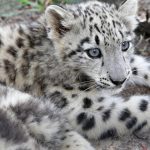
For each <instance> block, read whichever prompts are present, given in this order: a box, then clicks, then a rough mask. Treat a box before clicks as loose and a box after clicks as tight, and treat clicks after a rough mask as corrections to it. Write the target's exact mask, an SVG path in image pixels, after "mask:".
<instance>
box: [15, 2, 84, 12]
mask: <svg viewBox="0 0 150 150" xmlns="http://www.w3.org/2000/svg"><path fill="white" fill-rule="evenodd" d="M16 1H17V2H19V3H20V4H21V5H22V6H23V7H29V8H31V9H37V10H39V11H43V10H44V9H45V7H46V6H47V5H50V4H66V3H67V4H70V3H77V2H81V1H83V0H16Z"/></svg>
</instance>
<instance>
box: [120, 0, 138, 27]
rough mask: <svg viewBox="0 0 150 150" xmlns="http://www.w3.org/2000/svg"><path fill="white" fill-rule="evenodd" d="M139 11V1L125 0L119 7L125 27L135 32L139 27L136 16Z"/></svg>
mask: <svg viewBox="0 0 150 150" xmlns="http://www.w3.org/2000/svg"><path fill="white" fill-rule="evenodd" d="M137 11H138V0H125V1H124V3H122V4H121V6H120V7H119V12H120V14H121V16H122V17H123V21H124V23H125V25H126V26H127V27H128V28H129V29H130V30H134V29H135V28H136V26H137V21H136V16H137Z"/></svg>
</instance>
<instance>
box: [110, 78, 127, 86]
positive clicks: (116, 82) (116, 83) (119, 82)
mask: <svg viewBox="0 0 150 150" xmlns="http://www.w3.org/2000/svg"><path fill="white" fill-rule="evenodd" d="M110 81H111V82H112V83H113V84H115V85H122V84H123V83H124V82H125V81H126V79H124V80H122V81H114V80H112V79H111V78H110Z"/></svg>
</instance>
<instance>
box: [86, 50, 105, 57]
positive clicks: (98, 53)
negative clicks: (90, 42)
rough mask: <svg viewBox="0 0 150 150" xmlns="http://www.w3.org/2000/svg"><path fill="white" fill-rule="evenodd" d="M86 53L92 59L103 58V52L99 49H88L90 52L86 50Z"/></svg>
mask: <svg viewBox="0 0 150 150" xmlns="http://www.w3.org/2000/svg"><path fill="white" fill-rule="evenodd" d="M86 53H87V55H88V56H89V57H90V58H93V59H96V58H101V57H102V53H101V50H100V49H98V48H92V49H88V50H86Z"/></svg>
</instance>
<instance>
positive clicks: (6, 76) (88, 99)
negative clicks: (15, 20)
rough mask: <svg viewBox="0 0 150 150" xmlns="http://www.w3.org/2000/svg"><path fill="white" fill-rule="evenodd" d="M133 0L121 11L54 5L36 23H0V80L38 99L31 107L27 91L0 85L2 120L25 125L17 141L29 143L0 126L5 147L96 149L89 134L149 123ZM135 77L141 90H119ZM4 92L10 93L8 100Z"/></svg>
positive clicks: (147, 69) (149, 95)
mask: <svg viewBox="0 0 150 150" xmlns="http://www.w3.org/2000/svg"><path fill="white" fill-rule="evenodd" d="M137 3H138V1H137V0H132V1H130V0H127V1H126V2H125V3H123V4H122V5H121V6H120V7H119V8H116V7H115V6H114V5H109V4H106V3H102V2H97V1H90V2H87V3H81V4H76V5H66V6H62V7H60V6H56V5H51V6H49V7H48V8H47V9H46V11H45V15H44V16H42V18H41V19H40V20H39V21H37V22H34V23H31V24H13V25H9V26H5V27H1V28H0V81H1V83H2V84H3V85H5V86H9V87H14V88H15V89H18V90H21V91H24V92H27V93H29V94H31V95H33V96H36V97H41V96H42V98H39V99H40V100H38V98H37V99H36V98H34V97H31V96H29V95H28V96H29V97H30V98H29V100H30V103H31V104H32V103H33V104H34V103H35V104H34V105H30V103H28V99H26V98H24V95H25V94H24V93H20V92H19V91H15V90H14V93H15V92H16V93H19V94H16V95H18V96H17V97H18V98H19V99H20V100H18V98H17V100H15V99H16V96H14V95H13V94H12V92H11V90H12V89H9V90H8V91H7V90H6V89H5V88H4V87H2V89H3V88H4V89H5V90H1V91H2V95H4V98H6V101H5V100H3V101H4V102H3V101H2V104H1V109H2V110H1V111H2V114H3V115H2V117H1V122H2V123H5V122H6V123H7V121H11V117H9V115H10V113H13V116H14V119H13V120H14V121H15V120H16V122H19V124H21V126H22V127H18V126H17V125H16V127H18V128H19V130H21V129H22V131H23V128H25V129H24V130H25V133H26V134H27V136H28V138H27V139H29V140H25V141H22V143H23V144H26V145H25V146H24V147H23V148H22V146H21V144H20V142H18V141H17V140H12V139H15V138H14V137H16V136H14V137H12V136H7V135H9V134H11V135H15V134H17V132H13V133H11V132H10V131H15V130H13V129H16V128H13V129H11V128H10V129H9V128H8V129H7V130H5V129H4V130H1V131H0V136H1V141H2V142H3V145H4V147H2V148H3V149H13V150H14V149H15V150H16V149H19V150H20V149H46V150H48V149H54V150H55V149H68V150H75V149H81V150H93V149H94V148H92V146H91V145H90V144H89V143H88V141H87V140H86V139H88V140H89V141H90V140H102V139H106V138H110V137H117V136H120V135H123V134H126V133H137V132H140V131H143V130H146V129H147V128H149V126H150V118H149V114H150V104H149V103H150V102H149V101H150V88H149V86H150V63H149V60H148V59H146V58H143V57H141V56H137V55H134V54H133V49H134V46H133V38H134V34H133V30H134V29H135V27H136V25H137V22H136V19H135V16H136V12H137V6H138V5H137ZM132 82H133V83H135V84H138V85H139V87H140V86H141V85H142V86H144V88H145V91H144V92H143V93H142V94H140V93H136V94H134V93H132V94H131V95H130V94H129V92H127V95H126V94H125V92H120V91H121V90H122V89H123V88H126V89H127V90H128V86H129V85H130V84H132ZM130 88H131V87H130ZM137 89H138V88H137ZM6 91H7V92H8V94H9V91H10V92H11V94H10V95H9V98H7V94H6V93H7V92H6ZM135 91H136V89H135ZM5 95H6V97H5ZM13 97H14V98H13ZM7 99H10V100H7ZM34 99H36V100H34ZM36 101H37V102H36ZM40 101H41V102H40ZM13 102H14V103H13ZM3 103H4V104H3ZM53 105H55V107H56V108H57V109H58V110H57V109H55V108H51V107H53ZM5 107H6V108H5ZM36 108H37V110H36ZM38 108H39V109H38ZM48 108H49V109H48ZM3 109H4V110H3ZM59 110H61V115H60V113H58V111H59ZM3 111H4V112H3ZM40 112H43V113H42V115H41V113H40ZM5 113H6V115H7V113H8V115H7V117H6V116H5ZM53 113H54V114H53ZM38 114H39V115H38ZM49 115H50V116H52V117H49ZM5 117H6V118H7V119H3V118H5ZM40 117H41V118H40ZM59 117H60V118H61V119H57V118H59ZM42 118H44V119H42ZM45 119H46V120H45ZM55 119H56V120H55ZM58 120H62V122H61V121H58ZM65 120H66V121H65ZM55 123H56V124H55ZM65 123H66V125H65ZM8 124H9V123H8ZM10 124H12V126H13V122H12V123H10ZM45 124H46V125H45ZM53 124H54V125H53ZM2 126H3V125H2ZM4 126H5V125H4ZM45 126H46V127H45ZM8 127H11V125H8ZM57 127H58V128H57ZM55 128H56V130H55ZM72 129H73V130H74V131H73V130H72ZM5 131H6V132H5ZM51 132H52V133H53V135H52V133H51ZM6 133H7V134H6ZM78 133H79V134H80V135H79V134H78ZM17 135H18V134H17ZM22 135H24V134H22ZM84 137H85V139H84ZM30 139H31V140H30ZM55 140H56V141H55ZM28 141H30V142H29V143H28ZM8 143H9V145H10V147H7V146H6V144H7V145H8ZM14 143H15V144H16V145H15V144H14ZM33 143H34V144H35V145H34V144H33ZM53 143H55V144H56V145H57V144H58V146H56V145H55V144H53ZM11 144H12V145H13V144H14V145H15V148H14V147H11ZM61 146H62V147H61Z"/></svg>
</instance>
